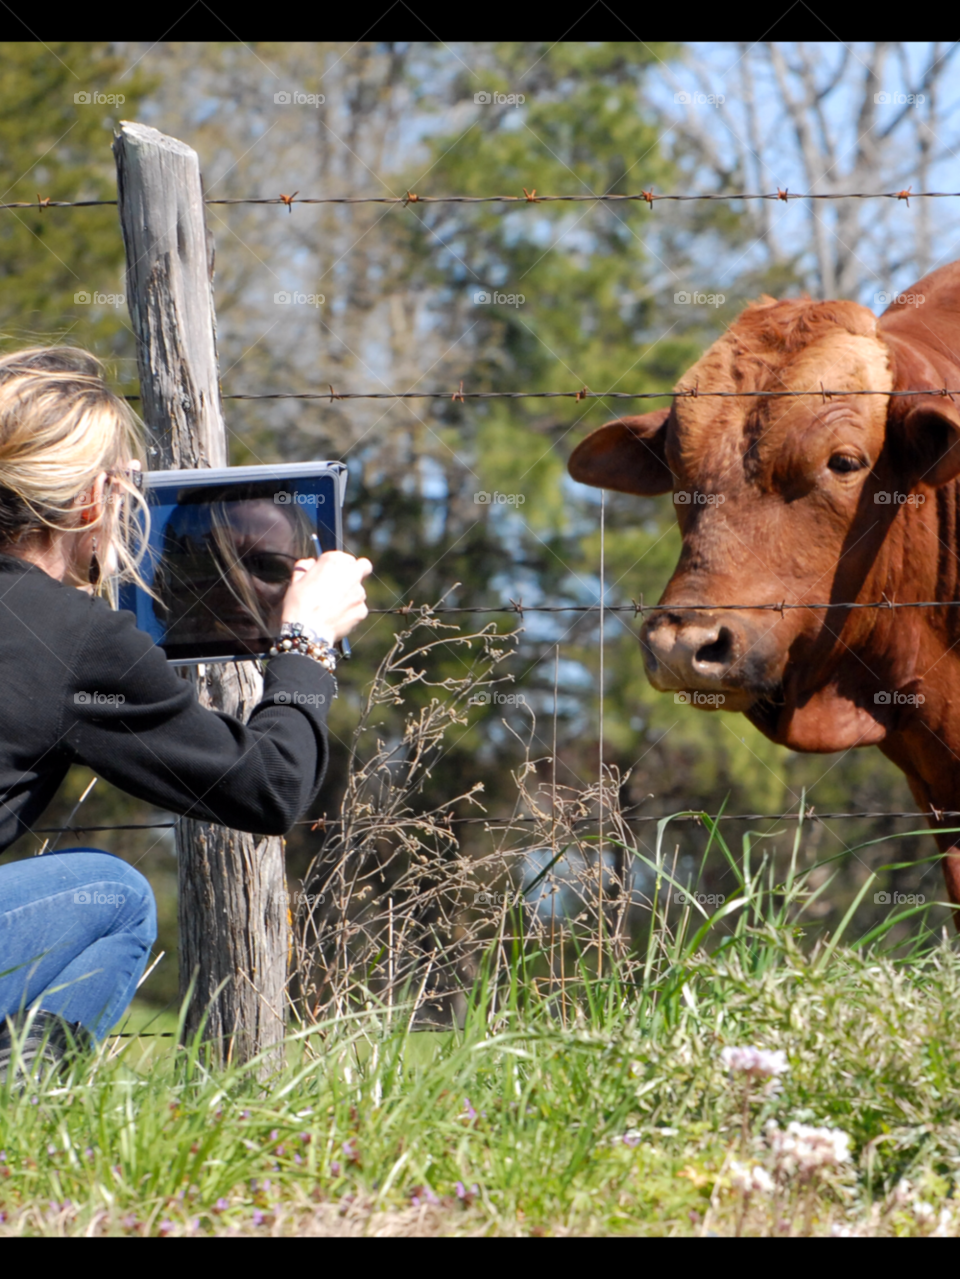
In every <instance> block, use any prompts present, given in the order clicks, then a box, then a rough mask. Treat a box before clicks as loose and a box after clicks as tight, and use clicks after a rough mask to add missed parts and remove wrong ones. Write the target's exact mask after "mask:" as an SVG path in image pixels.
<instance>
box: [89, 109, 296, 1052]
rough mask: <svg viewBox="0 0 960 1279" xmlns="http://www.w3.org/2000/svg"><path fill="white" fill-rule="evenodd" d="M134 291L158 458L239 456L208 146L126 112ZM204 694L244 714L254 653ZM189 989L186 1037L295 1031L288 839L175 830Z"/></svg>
mask: <svg viewBox="0 0 960 1279" xmlns="http://www.w3.org/2000/svg"><path fill="white" fill-rule="evenodd" d="M113 150H114V155H115V156H116V161H117V188H118V201H119V212H120V225H121V229H122V232H123V243H124V248H125V250H126V258H127V302H128V306H129V308H130V317H131V320H132V321H133V328H134V333H135V334H136V338H137V364H138V367H139V371H140V388H141V391H140V393H141V397H142V413H143V418H144V421H145V423H146V425H147V428H148V431H149V434H150V466H151V469H165V468H170V467H197V466H200V467H210V466H225V465H226V464H227V446H226V428H225V423H224V419H223V410H222V404H221V399H220V385H219V369H218V362H217V342H216V315H215V310H214V303H213V258H214V255H213V239H212V237H211V236H210V235H209V232H208V230H207V226H206V217H205V211H204V204H203V185H202V181H201V177H200V165H199V160H198V157H197V154H196V152H195V151H194V150H193V149H192V148H191V147H188V146H187V145H186V144H185V143H183V142H180V141H178V140H177V139H176V138H169V137H166V136H165V135H164V134H162V133H160V132H158V131H157V130H156V129H153V128H150V127H149V126H147V125H143V124H135V123H130V122H127V121H124V122H122V123H121V126H120V132H119V134H118V135H117V137H116V139H115V141H114V146H113ZM193 679H194V682H195V684H196V687H197V695H198V697H199V698H200V701H201V702H202V703H203V704H204V705H206V706H209V707H211V708H213V709H215V710H222V711H226V712H228V713H229V714H232V715H237V716H239V717H240V718H246V716H247V715H248V714H249V712H250V711H251V710H252V709H253V707H254V706H255V705H256V704H257V702H258V701H259V700H260V697H261V695H262V691H263V680H262V678H261V676H260V674H259V671H258V670H257V669H256V668H255V665H254V663H251V662H244V663H216V664H211V665H208V666H207V667H206V668H204V674H203V675H202V676H193ZM177 857H178V866H179V904H178V915H179V925H180V991H181V996H182V997H183V996H186V994H187V992H188V990H189V989H190V988H191V986H192V997H191V1002H190V1007H189V1011H188V1016H187V1033H188V1035H189V1034H191V1033H192V1032H194V1031H195V1030H197V1029H198V1028H199V1027H200V1025H201V1024H203V1019H204V1018H206V1023H205V1027H204V1036H205V1038H206V1039H208V1040H209V1041H210V1042H211V1044H213V1045H214V1046H215V1048H216V1051H217V1053H218V1054H219V1055H220V1056H221V1057H222V1058H223V1059H227V1058H230V1059H232V1060H234V1061H238V1060H239V1061H246V1060H249V1059H250V1058H251V1057H252V1056H254V1055H255V1054H256V1053H258V1052H263V1051H265V1050H268V1049H271V1048H272V1049H273V1051H272V1052H270V1053H268V1057H267V1059H266V1063H265V1064H266V1066H267V1067H268V1068H269V1067H270V1066H271V1065H273V1064H276V1063H277V1061H278V1060H279V1053H280V1049H279V1048H278V1047H276V1046H277V1045H279V1042H280V1041H281V1039H282V1036H283V1033H284V1005H285V1000H286V976H287V950H288V927H289V925H288V918H289V916H288V912H287V891H286V876H285V872H284V863H283V840H282V839H277V838H271V837H260V836H256V835H249V834H244V833H242V832H239V831H231V830H226V829H225V828H224V827H222V826H213V825H208V824H206V823H204V822H196V821H192V820H184V821H182V822H180V824H179V826H178V827H177Z"/></svg>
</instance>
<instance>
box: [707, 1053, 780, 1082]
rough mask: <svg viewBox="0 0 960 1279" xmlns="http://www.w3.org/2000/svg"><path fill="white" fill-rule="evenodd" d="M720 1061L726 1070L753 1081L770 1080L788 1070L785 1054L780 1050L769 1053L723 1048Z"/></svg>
mask: <svg viewBox="0 0 960 1279" xmlns="http://www.w3.org/2000/svg"><path fill="white" fill-rule="evenodd" d="M720 1060H721V1061H722V1062H723V1064H724V1066H725V1067H726V1068H727V1070H734V1071H739V1072H740V1073H742V1074H745V1075H750V1076H752V1078H754V1079H770V1078H771V1077H775V1076H777V1075H782V1074H784V1073H785V1072H786V1071H788V1070H789V1069H790V1067H789V1066H788V1065H787V1054H786V1053H785V1052H782V1051H781V1050H780V1049H778V1050H777V1051H776V1052H771V1051H770V1050H769V1049H766V1048H746V1047H744V1048H724V1050H723V1051H722V1052H721V1054H720Z"/></svg>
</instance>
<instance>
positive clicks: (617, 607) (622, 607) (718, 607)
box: [367, 596, 960, 617]
mask: <svg viewBox="0 0 960 1279" xmlns="http://www.w3.org/2000/svg"><path fill="white" fill-rule="evenodd" d="M798 608H799V609H806V610H808V611H810V610H813V611H816V610H817V609H834V608H851V609H853V608H880V609H897V608H960V600H908V601H905V602H902V603H901V602H898V601H897V600H866V601H863V602H860V603H857V602H855V601H854V602H849V601H840V600H836V601H828V602H824V603H820V604H788V603H787V602H786V601H785V600H784V601H783V602H782V603H779V604H706V603H705V604H644V602H643V596H641V597H640V599H639V600H634V601H633V602H632V603H630V604H604V606H603V611H604V612H605V613H632V614H633V615H634V617H646V615H647V614H648V613H688V612H703V611H707V610H713V611H715V612H724V611H728V610H736V611H751V612H765V613H780V614H783V613H787V612H789V611H790V610H791V609H798ZM367 611H368V612H369V613H377V614H380V615H384V616H385V615H388V614H396V615H397V616H399V617H411V616H413V615H414V614H416V613H418V612H419V613H421V614H423V615H424V616H426V615H427V614H429V613H517V614H519V615H520V616H521V617H522V616H523V614H524V613H599V612H600V605H599V604H524V602H523V600H511V601H510V603H509V604H464V605H438V606H436V607H434V606H433V605H432V604H413V603H410V604H404V605H401V607H399V608H371V609H368V610H367Z"/></svg>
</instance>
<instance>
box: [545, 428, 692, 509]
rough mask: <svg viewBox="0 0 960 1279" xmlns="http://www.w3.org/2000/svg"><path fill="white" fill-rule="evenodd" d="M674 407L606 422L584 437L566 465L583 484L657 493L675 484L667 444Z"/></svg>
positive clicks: (626, 491) (645, 493)
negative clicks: (668, 421) (668, 429)
mask: <svg viewBox="0 0 960 1279" xmlns="http://www.w3.org/2000/svg"><path fill="white" fill-rule="evenodd" d="M671 411H672V410H671V409H655V410H654V411H653V412H652V413H644V414H642V415H641V416H640V417H621V418H617V419H616V421H614V422H607V423H606V424H605V425H604V426H600V427H598V428H597V429H596V430H595V431H593V432H591V434H590V435H588V436H587V438H586V439H585V440H581V441H580V443H579V444H578V445H577V447H576V448H575V449H574V450H573V453H572V454H571V455H570V461H569V462H568V463H567V469H568V470H569V472H570V474H571V475H572V476H573V478H574V479H575V480H579V482H580V483H581V484H592V485H593V486H594V488H601V489H616V490H617V491H618V492H620V493H637V494H639V495H640V496H641V497H654V496H655V495H656V494H657V493H669V492H670V490H671V489H672V488H673V473H672V472H671V470H670V468H669V466H667V462H666V458H665V456H664V444H665V442H666V437H667V420H668V419H669V417H670V413H671Z"/></svg>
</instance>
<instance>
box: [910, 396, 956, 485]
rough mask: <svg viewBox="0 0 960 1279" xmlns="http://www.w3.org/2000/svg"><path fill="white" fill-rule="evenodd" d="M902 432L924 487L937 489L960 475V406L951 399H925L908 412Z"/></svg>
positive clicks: (925, 397)
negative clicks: (928, 486) (917, 463)
mask: <svg viewBox="0 0 960 1279" xmlns="http://www.w3.org/2000/svg"><path fill="white" fill-rule="evenodd" d="M903 429H904V434H905V435H906V438H907V441H908V444H909V446H910V449H911V452H912V453H913V454H914V457H915V458H916V459H917V461H918V462H919V467H920V474H919V475H918V477H917V478H918V479H919V480H920V481H921V482H922V483H923V484H929V485H930V486H931V488H937V487H938V486H939V485H941V484H947V483H949V482H950V480H955V479H956V478H957V476H958V475H960V407H958V406H957V405H956V404H954V402H953V401H952V400H951V399H950V398H949V397H948V396H942V397H941V396H933V395H928V396H924V397H923V398H922V399H921V400H920V403H919V404H917V405H915V406H914V407H913V408H911V409H908V411H907V414H906V416H905V417H904V419H903Z"/></svg>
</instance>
